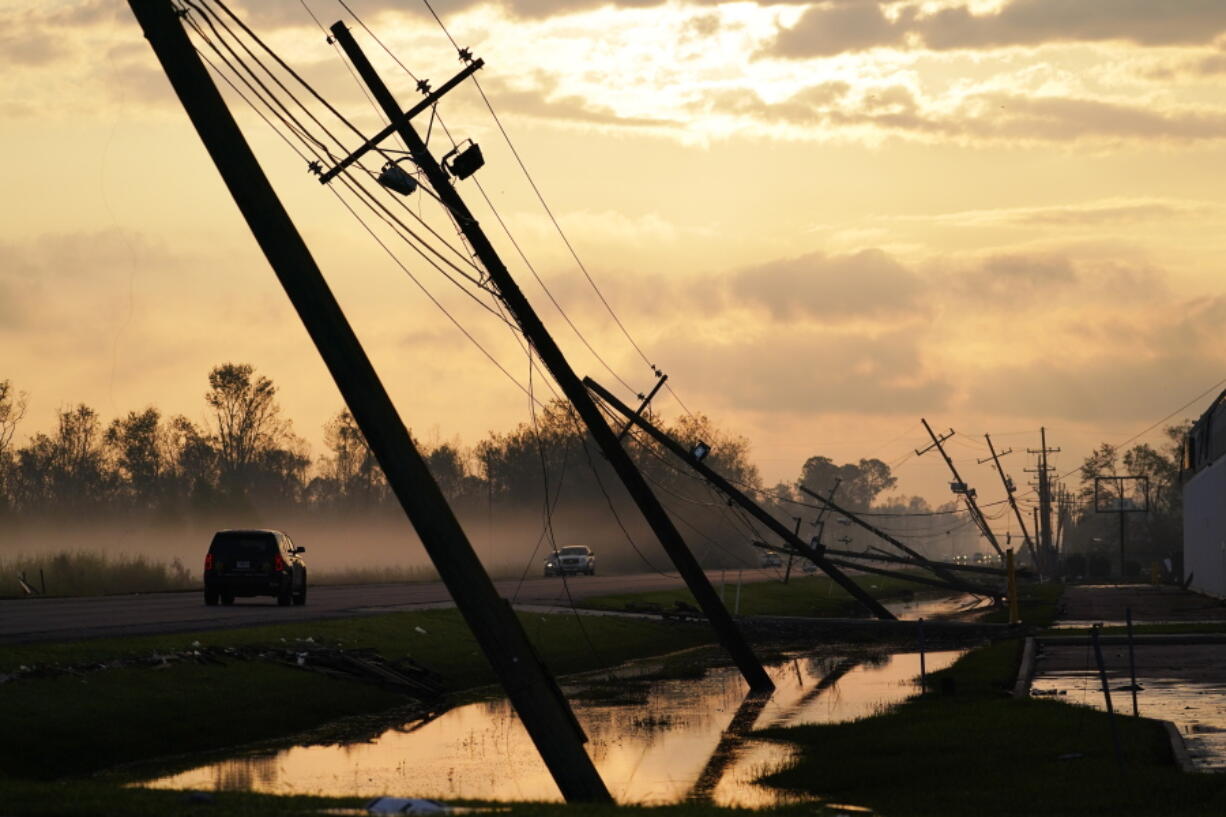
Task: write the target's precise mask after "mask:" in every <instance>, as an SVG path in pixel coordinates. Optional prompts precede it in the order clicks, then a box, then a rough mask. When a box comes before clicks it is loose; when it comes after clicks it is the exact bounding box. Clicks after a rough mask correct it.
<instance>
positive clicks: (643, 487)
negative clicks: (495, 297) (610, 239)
mask: <svg viewBox="0 0 1226 817" xmlns="http://www.w3.org/2000/svg"><path fill="white" fill-rule="evenodd" d="M330 30H331V32H332V36H333V37H335V38H336V41H337V42H338V43H339V44H340V46H341V48H342V49H344V51H345V54H346V55H347V56H348V57H349V60H350V62H352V63H353V67H354V68H355V69H356V70H357V72H358V75H359V76H361V78H362V81H363V82H365V83H366V85H367V87H368V88H370V91H371V93H372V94H373V96H374V98H375V101H376V102H378V103H379V106H380V107H381V108H382V109H383V112H384V114H386V116H387V118H388V120H389V121H391V122H392V123H393V124H395V126H396V132H397V133H398V134H399V135H400V138H401V139H403V140H404V142H405V144H406V145H407V146H408V148H409V155H410V156H411V157H412V159H413V162H414V163H415V164H416V165H417V167H418V168H419V169H420V170H421V171H422V173H424V174H425V176H426V179H427V180H428V181H429V182H430V186H431V187H432V188H433V189H434V193H435V195H437V196H438V198H439V200H440V201H441V202H442V204H443V206H444V207H446V208H447V209H448V210H449V211H450V212H451V215H452V217H453V218H454V219H455V221H456V224H457V225H458V226H459V228H460V230H461V231H463V233H464V236H465V238H467V239H468V243H469V246H470V247H472V250H473V253H474V254H476V256H477V258H479V259H480V261H481V264H482V266H484V267H485V271H486V273H487V274H488V275H489V277H490V281H491V282H492V283H493V284H494V286H495V287H496V288H497V290H498V294H499V296H500V297H501V298H502V301H503V303H504V304H506V306H507V309H509V310H510V312H511V314H512V315H513V316H514V318H515V321H516V323H517V324H519V328H520V331H522V332H523V334H524V337H526V338H527V339H528V342H529V343H530V344H532V348H533V349H534V350H535V351H536V354H537V356H538V357H540V359H541V362H542V363H544V364H545V368H547V369H548V370H549V373H550V374H551V375H553V378H554V380H555V381H557V383H558V386H559V387H560V388H561V389H562V392H563V394H565V395H566V398H567V399H568V400H569V401H570V402H571V405H573V406H574V407H575V411H577V412H578V414H579V416H580V417H581V418H582V420H583V422H584V424H585V425H586V426H587V429H588V432H589V433H590V434H591V435H592V439H594V440H595V441H596V444H597V445H598V446H600V450H601V452H602V453H603V454H604V456H605V459H607V460H608V461H609V464H610V465H611V466H612V467H613V470H614V471H615V472H616V473H617V475H618V477H620V478H621V481H622V482H623V483H624V484H625V486H626V490H627V491H629V493H630V496H631V497H632V498H633V499H634V501H635V503H636V504H637V505H638V507H639V510H640V511H642V513H643V516H644V517H645V518H646V519H647V524H648V525H650V526H651V528H652V530H653V531H654V532H655V534H656V537H657V538H658V539H659V541H660V544H661V546H663V548H664V550H665V552H666V553H668V555H669V558H670V559H672V562H673V564H674V565H675V566H676V567H677V572H678V573H680V574H681V577H682V578H683V579H684V580H685V583H686V585H687V586H688V587H689V590H690V592H691V593H692V594H693V595H694V599H695V601H697V602H698V606H699V607H701V608H702V611H703V613H705V614H706V616H707V620H708V621H710V623H711V626H712V627H713V628H714V629H715V632H716V636H717V637H718V638H719V640H720V643H722V644H723V645H724V648H725V649H727V650H728V652H729V654H730V655H731V656H732V660H733V661H734V662H735V663H736V665H737V667H738V668H739V669H740V671H741V674H742V675H743V676H744V677H745V680H746V682H748V684H749V686H750V688H751V689H754V690H758V691H762V690H770V689H774V688H775V684H774V682H773V681H771V679H770V676H769V675H767V674H766V670H765V669H763V667H762V663H761V662H760V661H759V660H758V658H757V656H756V655H754V653H753V650H752V649H751V648H750V646H749V643H748V642H747V641H746V640H745V637H744V635H742V633H741V631H740V629H739V628H738V627H737V625H736V622H735V621H733V619H732V616H731V615H730V614H729V613H728V608H726V607H725V606H724V603H723V601H721V600H720V597H719V594H718V593H716V592H715V588H714V587H712V586H711V582H710V581H709V580H708V579H707V576H706V574H705V573H704V572H703V570H702V567H701V566H700V565H699V564H698V560H697V559H695V558H694V554H693V553H691V552H690V549H689V547H688V546H687V545H686V543H685V540H684V539H683V538H682V536H681V533H680V531H678V530H677V527H676V526H675V525H674V524H673V521H672V519H671V518H669V516H668V513H667V512H666V511H665V510H664V506H663V505H661V504H660V501H659V499H658V498H657V497H656V495H655V494H654V493H652V491H651V488H650V487H649V486H648V485H647V481H646V480H645V479H644V478H643V475H642V474H641V473H639V470H638V468H637V467H636V466H635V464H634V462H633V460H631V459H630V455H629V454H627V453H626V450H625V449H624V448H622V446H621V443H620V442H619V441H618V439H617V434H615V433H614V432H613V431H612V430H611V429H610V428H609V425H608V424H607V423H606V422H605V420H604V417H603V416H602V415H601V413H600V409H599V408H597V407H596V404H595V403H594V402H593V401H592V398H591V396H590V395H589V394H588V393H587V390H586V389H584V388H583V384H582V383H581V382H580V380H579V376H578V375H576V374H575V372H574V370H573V369H572V368H571V366H570V363H568V362H567V360H566V357H565V356H564V355H563V354H562V350H561V349H560V348H558V345H557V343H556V342H554V339H553V337H552V336H551V335H550V334H549V330H547V329H546V328H545V325H544V324H543V323H542V322H541V319H540V318H539V317H538V316H537V314H536V310H534V309H533V308H532V305H531V304H530V303H528V299H527V298H526V297H525V296H524V294H523V292H522V291H521V290H520V288H519V285H518V284H516V283H515V280H514V279H513V278H512V277H511V273H510V272H509V271H508V270H507V268H506V266H505V265H504V264H503V263H502V259H501V258H499V257H498V253H497V252H496V251H495V250H494V246H493V244H491V243H490V241H489V239H488V238H487V237H486V235H485V231H484V230H482V229H481V225H480V224H478V223H477V220H476V219H475V218H473V215H472V212H471V211H470V210H469V209H468V205H466V204H465V203H464V200H463V199H462V198H460V194H459V193H457V192H456V189H455V188H454V187H453V186H452V184H451V180H450V179H449V178H448V175H447V172H446V171H445V170H444V169H443V168H442V167H441V166H440V165H439V163H438V161H437V160H436V159H435V158H434V156H433V155H432V154H431V153H430V149H429V147H428V146H427V145H426V143H425V142H424V141H423V140H422V138H421V137H420V136H418V134H417V131H416V129H414V127H413V125H412V123H411V122H410V121H409V120H408V118H406V117H405V116H404V115H403V113H402V112H401V108H400V106H399V105H398V104H397V103H396V100H395V99H394V98H393V97H392V94H391V92H390V91H389V90H388V89H387V86H386V85H385V84H384V82H383V80H382V78H381V77H380V76H379V75H378V73H376V71H375V69H374V67H373V66H371V64H370V61H369V60H368V59H367V58H366V55H365V54H364V53H363V52H362V49H361V48H360V47H359V46H358V44H357V42H356V41H355V40H354V39H353V35H352V34H351V33H350V32H349V29H348V28H346V27H345V26H344V24H343V23H339V22H338V23H335V24H334V25H332V26H331V29H330Z"/></svg>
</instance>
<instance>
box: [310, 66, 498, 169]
mask: <svg viewBox="0 0 1226 817" xmlns="http://www.w3.org/2000/svg"><path fill="white" fill-rule="evenodd" d="M484 66H485V60H480V59H477V60H473V61H472V62H470V63H469V64H468V65H466V66H464V70H463V71H461V72H460V73H458V74H456V75H455V76H454V77H452V78H451V79H449V80H447V81H446V82H444V83H443V84H442V85H440V86H439V87H438V88H437V89H435V90H433V91H431V92H430V93H429V94H428V95H427V96H426V98H425V99H423V100H422V101H421V102H418V103H417V104H416V105H414V106H413V107H412V108H409V109H408V110H407V111H405V112H404V113H403V114H401V115H400V116H399V117H396V118H394V119H392V122H391V124H390V125H388V126H387V127H385V128H384V129H383V130H381V131H379V132H378V133H376V134H375V135H374V136H372V137H370V138H369V139H367V140H366V142H365V143H364V144H363V145H362V146H361V147H360V148H358V149H357V150H355V151H354V152H353V153H350V154H349V155H348V156H346V157H345V158H344V159H341V161H340V162H338V163H337V165H336V167H334V168H332V169H330V170H328V171H327V172H325V173H323V174H322V175H321V176H320V177H319V183H320V184H327V183H328V182H330V181H332V180H333V179H335V178H336V177H337V176H339V175H340V174H341V172H342V171H344V170H345V169H346V168H348V167H349V166H350V165H352V164H353V163H354V162H356V161H357V160H358V159H361V158H362V157H363V156H365V155H366V154H367V153H369V152H370V151H372V150H374V149H375V148H376V147H378V146H379V143H380V142H382V141H383V140H384V139H386V138H387V137H389V136H391V135H392V134H393V133H395V132H396V129H397V128H399V127H400V126H401V125H402V124H404V123H407V122H408V121H409V120H411V119H412V118H413V117H415V116H417V115H418V114H419V113H421V112H422V111H425V110H428V109H429V108H430V106H431V105H434V104H435V103H437V102H438V101H439V100H440V99H442V97H443V94H445V93H447V92H448V91H450V90H451V89H452V88H454V87H456V86H457V85H459V84H460V83H461V82H463V81H464V80H466V79H468V78H469V77H470V76H472V75H473V74H475V73H476V72H477V71H478V70H480V69H481V68H482V67H484Z"/></svg>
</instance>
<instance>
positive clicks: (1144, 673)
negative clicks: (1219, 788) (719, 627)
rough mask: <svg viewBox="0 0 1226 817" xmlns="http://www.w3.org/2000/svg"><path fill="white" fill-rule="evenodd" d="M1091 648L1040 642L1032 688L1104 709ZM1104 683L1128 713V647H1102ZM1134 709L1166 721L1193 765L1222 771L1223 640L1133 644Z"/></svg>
mask: <svg viewBox="0 0 1226 817" xmlns="http://www.w3.org/2000/svg"><path fill="white" fill-rule="evenodd" d="M1091 650H1092V648H1090V647H1084V646H1076V647H1075V646H1050V645H1048V646H1045V647H1044V653H1043V659H1042V660H1041V661H1040V662H1039V671H1038V673H1037V674H1036V675H1035V679H1034V683H1033V685H1032V687H1031V688H1032V691H1033V693H1037V694H1039V695H1051V694H1053V693H1056V694H1058V693H1059V692H1060V691H1061V690H1063V691H1064V694H1063V695H1059V697H1058V700H1062V701H1067V702H1068V703H1080V704H1086V705H1089V706H1092V707H1094V708H1096V709H1100V710H1104V711H1105V710H1106V708H1107V705H1106V702H1105V700H1104V699H1103V692H1102V682H1101V680H1100V679H1099V675H1098V669H1097V665H1096V664H1095V663H1094V658H1093V654H1092V651H1091ZM1103 652H1104V662H1105V663H1106V665H1107V685H1108V686H1109V687H1110V688H1111V704H1112V707H1113V708H1114V709H1115V712H1116V714H1117V715H1123V716H1127V717H1131V716H1132V693H1131V692H1129V691H1125V690H1121V689H1119V687H1123V686H1126V685H1129V684H1130V683H1131V679H1130V676H1129V672H1128V664H1127V648H1126V647H1119V646H1117V645H1109V646H1105V647H1104V650H1103ZM1136 662H1137V684H1138V685H1139V686H1140V687H1141V689H1140V690H1139V691H1138V692H1137V709H1138V711H1139V712H1140V715H1141V717H1144V718H1154V719H1157V720H1166V721H1171V722H1172V723H1174V724H1175V726H1176V727H1177V728H1178V729H1179V731H1180V733H1181V734H1182V735H1183V738H1184V743H1185V745H1186V746H1187V748H1188V754H1189V756H1190V757H1191V759H1192V762H1193V764H1194V765H1195V766H1196V768H1197V769H1199V770H1202V771H1226V678H1224V676H1223V673H1222V671H1221V667H1222V666H1223V665H1224V663H1226V645H1220V644H1199V645H1154V644H1146V645H1143V646H1140V645H1139V646H1138V647H1137V648H1136Z"/></svg>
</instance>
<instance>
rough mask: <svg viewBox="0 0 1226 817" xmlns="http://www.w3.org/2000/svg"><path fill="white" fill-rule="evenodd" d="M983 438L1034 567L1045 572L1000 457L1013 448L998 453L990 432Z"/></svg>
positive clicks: (1014, 489)
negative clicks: (986, 442)
mask: <svg viewBox="0 0 1226 817" xmlns="http://www.w3.org/2000/svg"><path fill="white" fill-rule="evenodd" d="M983 438H984V439H985V440H987V441H988V451H990V452H991V453H992V456H991V457H990V459H991V460H992V462H993V463H994V464H995V465H996V473H998V474H1000V483H1001V485H1003V486H1004V487H1005V496H1007V497H1008V498H1009V507H1011V508H1013V515H1014V516H1015V517H1017V524H1018V527H1020V528H1021V529H1022V538H1023V539H1024V540H1025V541H1026V549H1027V550H1029V551H1030V559H1031V561H1033V562H1034V569H1035V570H1037V571H1038V572H1039V573H1040V574H1042V573H1043V565H1042V564H1040V563H1039V554H1038V551H1037V549H1036V548H1035V546H1034V540H1033V539H1031V538H1030V531H1028V530H1026V520H1025V519H1023V518H1022V511H1021V509H1020V508H1019V507H1018V506H1017V499H1016V498H1015V497H1014V496H1013V494H1014V492H1015V491H1017V486H1016V485H1014V484H1013V480H1012V479H1010V478H1009V476H1008V475H1007V474H1006V473H1005V469H1004V468H1002V467H1001V465H1000V458H1001V457H1003V456H1004V455H1005V454H1010V453H1012V452H1013V449H1012V448H1010V449H1009V450H1008V451H1004V452H1002V453H1001V454H999V455H997V453H996V446H994V445H992V437H991V435H990V434H984V435H983ZM978 462H979V464H980V465H983V464H984V463H985V462H987V460H978Z"/></svg>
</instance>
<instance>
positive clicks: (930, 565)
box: [800, 485, 999, 596]
mask: <svg viewBox="0 0 1226 817" xmlns="http://www.w3.org/2000/svg"><path fill="white" fill-rule="evenodd" d="M800 490H802V491H804V492H805V493H806V494H808V495H809V496H811V497H813V498H814V499H816V500H817V501H818V502H821V503H822V506H823V508H829V509H830V510H832V511H834V512H835V513H837V514H839V515H840V516H842V517H843V518H844V519H847V520H849V521H850V522H853V523H855V524H857V525H859V526H860V527H862V528H864V529H865V530H866V531H868V532H869V533H871V534H873V535H874V536H876V537H878V538H879V539H882V540H883V541H886V542H889V543H890V544H891V545H893V546H894V547H896V548H898V549H899V550H901V551H902V552H903V553H905V554H907V555H908V556H910V557H911V558H912V559H914V560H915V563H916V564H917V565H918V566H919V567H923V568H925V569H927V570H931V571H932V572H933V573H935V574H936V575H937V576H940V577H941V578H942V579H943V580H944V581H945V584H946V585H948V586H950V587H953V588H956V589H958V590H964V591H966V592H968V593H974V594H975V595H979V596H991V595H999V594H998V593H997V592H996V591H994V590H991V589H989V588H986V587H980V586H978V585H975V584H971V583H968V582H966V581H965V580H963V579H960V578H958V577H957V576H955V575H954V574H952V573H950V572H949V571H948V570H946V569H945V568H943V567H942V566H941V565H940V564H938V563H937V562H934V561H932V560H931V559H929V558H928V557H927V556H924V555H923V554H922V553H920V552H919V551H917V550H915V549H914V548H911V547H908V546H907V545H905V544H903V543H902V542H900V541H899V540H898V539H897V538H895V537H894V536H891V535H890V534H889V533H886V532H885V531H883V530H882V529H881V528H879V527H877V526H876V525H874V524H872V523H870V522H865V521H864V520H863V519H861V518H860V517H859V516H858V515H857V514H856V513H855V512H853V511H849V510H847V509H846V508H842V507H839V506H838V505H837V504H835V502H834V500H832V499H827V498H826V497H824V496H822V495H821V494H818V493H816V492H815V491H810V490H809V489H808V488H806V487H805V486H803V485H801V486H800ZM848 541H851V540H850V539H849V540H848Z"/></svg>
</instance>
